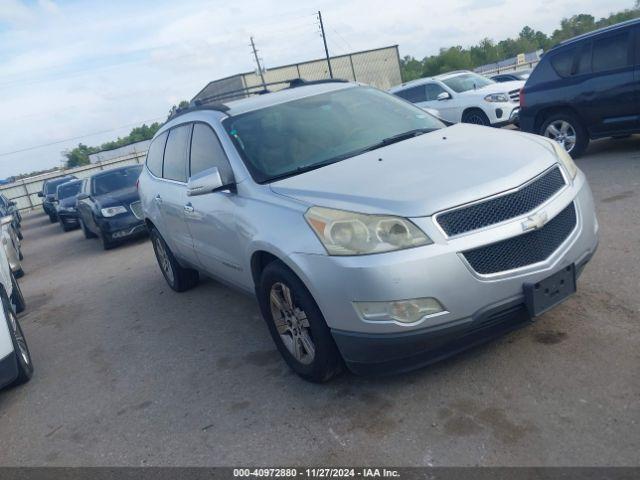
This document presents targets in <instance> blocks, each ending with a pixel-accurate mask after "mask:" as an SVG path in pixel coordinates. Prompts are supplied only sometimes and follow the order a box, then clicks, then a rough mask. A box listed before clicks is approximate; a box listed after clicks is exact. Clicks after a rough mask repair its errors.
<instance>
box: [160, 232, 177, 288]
mask: <svg viewBox="0 0 640 480" xmlns="http://www.w3.org/2000/svg"><path fill="white" fill-rule="evenodd" d="M155 244H156V254H157V255H158V263H159V264H160V268H161V269H162V271H163V272H164V274H165V275H166V277H167V280H169V283H170V284H173V282H174V275H173V268H172V267H171V261H170V260H169V254H168V253H167V249H166V248H165V247H164V244H163V242H162V240H160V238H158V237H156V238H155Z"/></svg>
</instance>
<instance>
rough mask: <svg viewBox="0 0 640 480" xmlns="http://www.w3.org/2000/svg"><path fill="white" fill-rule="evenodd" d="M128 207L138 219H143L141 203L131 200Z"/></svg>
mask: <svg viewBox="0 0 640 480" xmlns="http://www.w3.org/2000/svg"><path fill="white" fill-rule="evenodd" d="M130 207H131V212H132V213H133V215H134V216H135V217H136V218H137V219H138V220H143V219H144V213H142V204H141V203H140V202H133V203H132V204H131V205H130Z"/></svg>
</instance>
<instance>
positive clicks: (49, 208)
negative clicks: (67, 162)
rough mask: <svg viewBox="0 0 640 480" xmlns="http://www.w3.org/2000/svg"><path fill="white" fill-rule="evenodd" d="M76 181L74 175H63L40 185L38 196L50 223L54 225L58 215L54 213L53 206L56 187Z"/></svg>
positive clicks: (54, 206)
mask: <svg viewBox="0 0 640 480" xmlns="http://www.w3.org/2000/svg"><path fill="white" fill-rule="evenodd" d="M76 179H77V177H76V176H75V175H65V176H64V177H56V178H50V179H49V180H45V181H44V183H43V184H42V191H41V192H38V196H39V197H42V208H43V210H44V213H46V214H47V215H49V220H51V223H56V222H57V221H58V213H57V212H56V205H55V203H56V202H57V201H58V199H57V198H56V189H57V188H58V185H62V184H63V183H66V182H70V181H71V180H76Z"/></svg>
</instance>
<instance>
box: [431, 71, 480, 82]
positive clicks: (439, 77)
mask: <svg viewBox="0 0 640 480" xmlns="http://www.w3.org/2000/svg"><path fill="white" fill-rule="evenodd" d="M465 73H475V72H472V71H471V70H454V71H452V72H447V73H441V74H440V75H436V76H435V77H433V78H435V79H436V80H444V79H445V78H451V77H457V76H458V75H463V74H465ZM476 75H479V74H478V73H476Z"/></svg>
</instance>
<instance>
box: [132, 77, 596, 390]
mask: <svg viewBox="0 0 640 480" xmlns="http://www.w3.org/2000/svg"><path fill="white" fill-rule="evenodd" d="M514 152H517V155H514ZM139 191H140V198H141V200H142V210H143V212H144V215H145V219H146V223H147V226H148V228H149V230H150V235H151V238H152V244H153V247H154V250H155V254H156V257H157V260H158V264H159V266H160V269H161V271H162V274H163V275H164V277H165V279H166V281H167V283H168V284H169V286H170V287H171V288H172V289H174V290H176V291H184V290H187V289H189V288H192V287H193V286H195V285H196V284H197V282H198V278H199V274H200V272H202V273H204V274H206V275H209V276H212V277H214V278H218V279H220V280H221V281H223V282H224V283H227V284H230V285H233V286H236V287H238V288H240V289H242V290H244V291H246V292H248V293H251V294H253V295H256V296H257V298H258V303H259V306H260V310H261V312H262V315H263V317H264V319H265V321H266V323H267V325H268V328H269V331H270V332H271V335H272V337H273V339H274V341H275V344H276V345H277V348H278V350H279V351H280V353H281V354H282V356H283V357H284V359H285V361H286V362H287V363H288V364H289V366H290V367H291V368H292V369H293V370H294V371H296V372H297V373H298V374H299V375H301V376H302V377H304V378H306V379H309V380H312V381H324V380H327V379H329V378H331V377H332V376H333V375H334V374H336V373H337V372H339V371H340V369H341V367H342V365H343V362H344V364H346V366H347V367H348V368H349V369H350V370H352V371H354V372H356V373H372V372H373V373H381V372H391V371H401V370H406V369H410V368H415V367H417V366H422V365H425V364H427V363H429V362H432V361H435V360H437V359H440V358H442V357H444V356H445V355H447V354H451V353H455V352H457V351H459V350H461V349H463V348H466V347H469V346H471V345H474V344H477V343H478V342H480V341H484V340H486V339H488V338H491V337H493V336H495V335H498V334H500V333H503V332H505V331H508V330H510V329H513V328H516V327H518V326H522V325H525V324H526V323H527V322H528V321H529V320H530V318H531V317H534V316H538V315H541V314H542V313H543V312H545V311H546V310H547V309H549V308H551V307H553V306H555V305H556V304H558V303H560V302H561V301H563V300H564V299H565V298H566V297H567V296H569V295H570V294H572V293H573V292H574V291H575V288H576V278H577V277H578V276H579V275H580V273H581V272H582V269H583V268H584V266H585V264H586V263H587V261H588V260H589V259H590V258H591V255H593V253H594V251H595V249H596V246H597V242H598V240H597V230H598V224H597V221H596V217H595V213H594V204H593V199H592V196H591V191H590V189H589V186H588V184H587V180H586V178H585V176H584V174H583V173H582V172H581V171H580V170H578V168H577V167H576V165H575V164H574V163H573V161H572V160H571V158H570V157H569V156H568V155H567V154H566V152H565V151H564V150H562V149H561V148H559V146H558V145H557V144H556V143H555V142H552V141H550V140H549V139H545V138H543V137H538V136H532V135H528V134H523V133H520V132H517V131H505V130H497V129H487V128H483V127H478V126H476V125H463V124H459V125H454V126H451V127H448V128H446V129H444V125H443V124H442V123H441V122H439V121H438V120H437V119H435V118H434V117H432V116H431V115H428V114H426V113H425V112H424V111H422V110H421V109H419V108H416V107H415V106H413V105H411V104H410V103H408V102H405V101H403V100H401V99H399V98H398V97H395V96H393V95H389V94H387V93H384V92H381V91H379V90H376V89H374V88H371V87H367V86H361V85H357V84H352V83H340V82H333V83H332V82H322V83H317V82H316V83H314V82H308V83H307V84H304V85H303V86H298V87H296V88H292V87H289V88H285V89H283V90H281V91H278V92H275V93H269V94H266V95H260V96H254V97H249V98H246V99H242V100H237V101H232V102H228V103H226V104H224V105H223V104H212V105H209V106H206V105H204V106H203V105H200V106H195V107H194V108H192V109H191V110H186V111H185V112H183V113H181V114H179V115H177V116H176V117H175V118H173V119H172V120H170V121H169V122H167V123H166V124H165V125H163V127H162V128H161V129H160V130H159V131H158V133H157V134H156V135H155V137H154V139H153V141H152V143H151V145H150V148H149V151H148V154H147V159H146V165H145V168H144V169H143V171H142V173H141V175H140V180H139ZM212 314H213V315H215V312H212ZM219 320H220V321H221V322H223V321H226V319H219ZM238 348H243V346H242V345H239V346H238Z"/></svg>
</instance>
